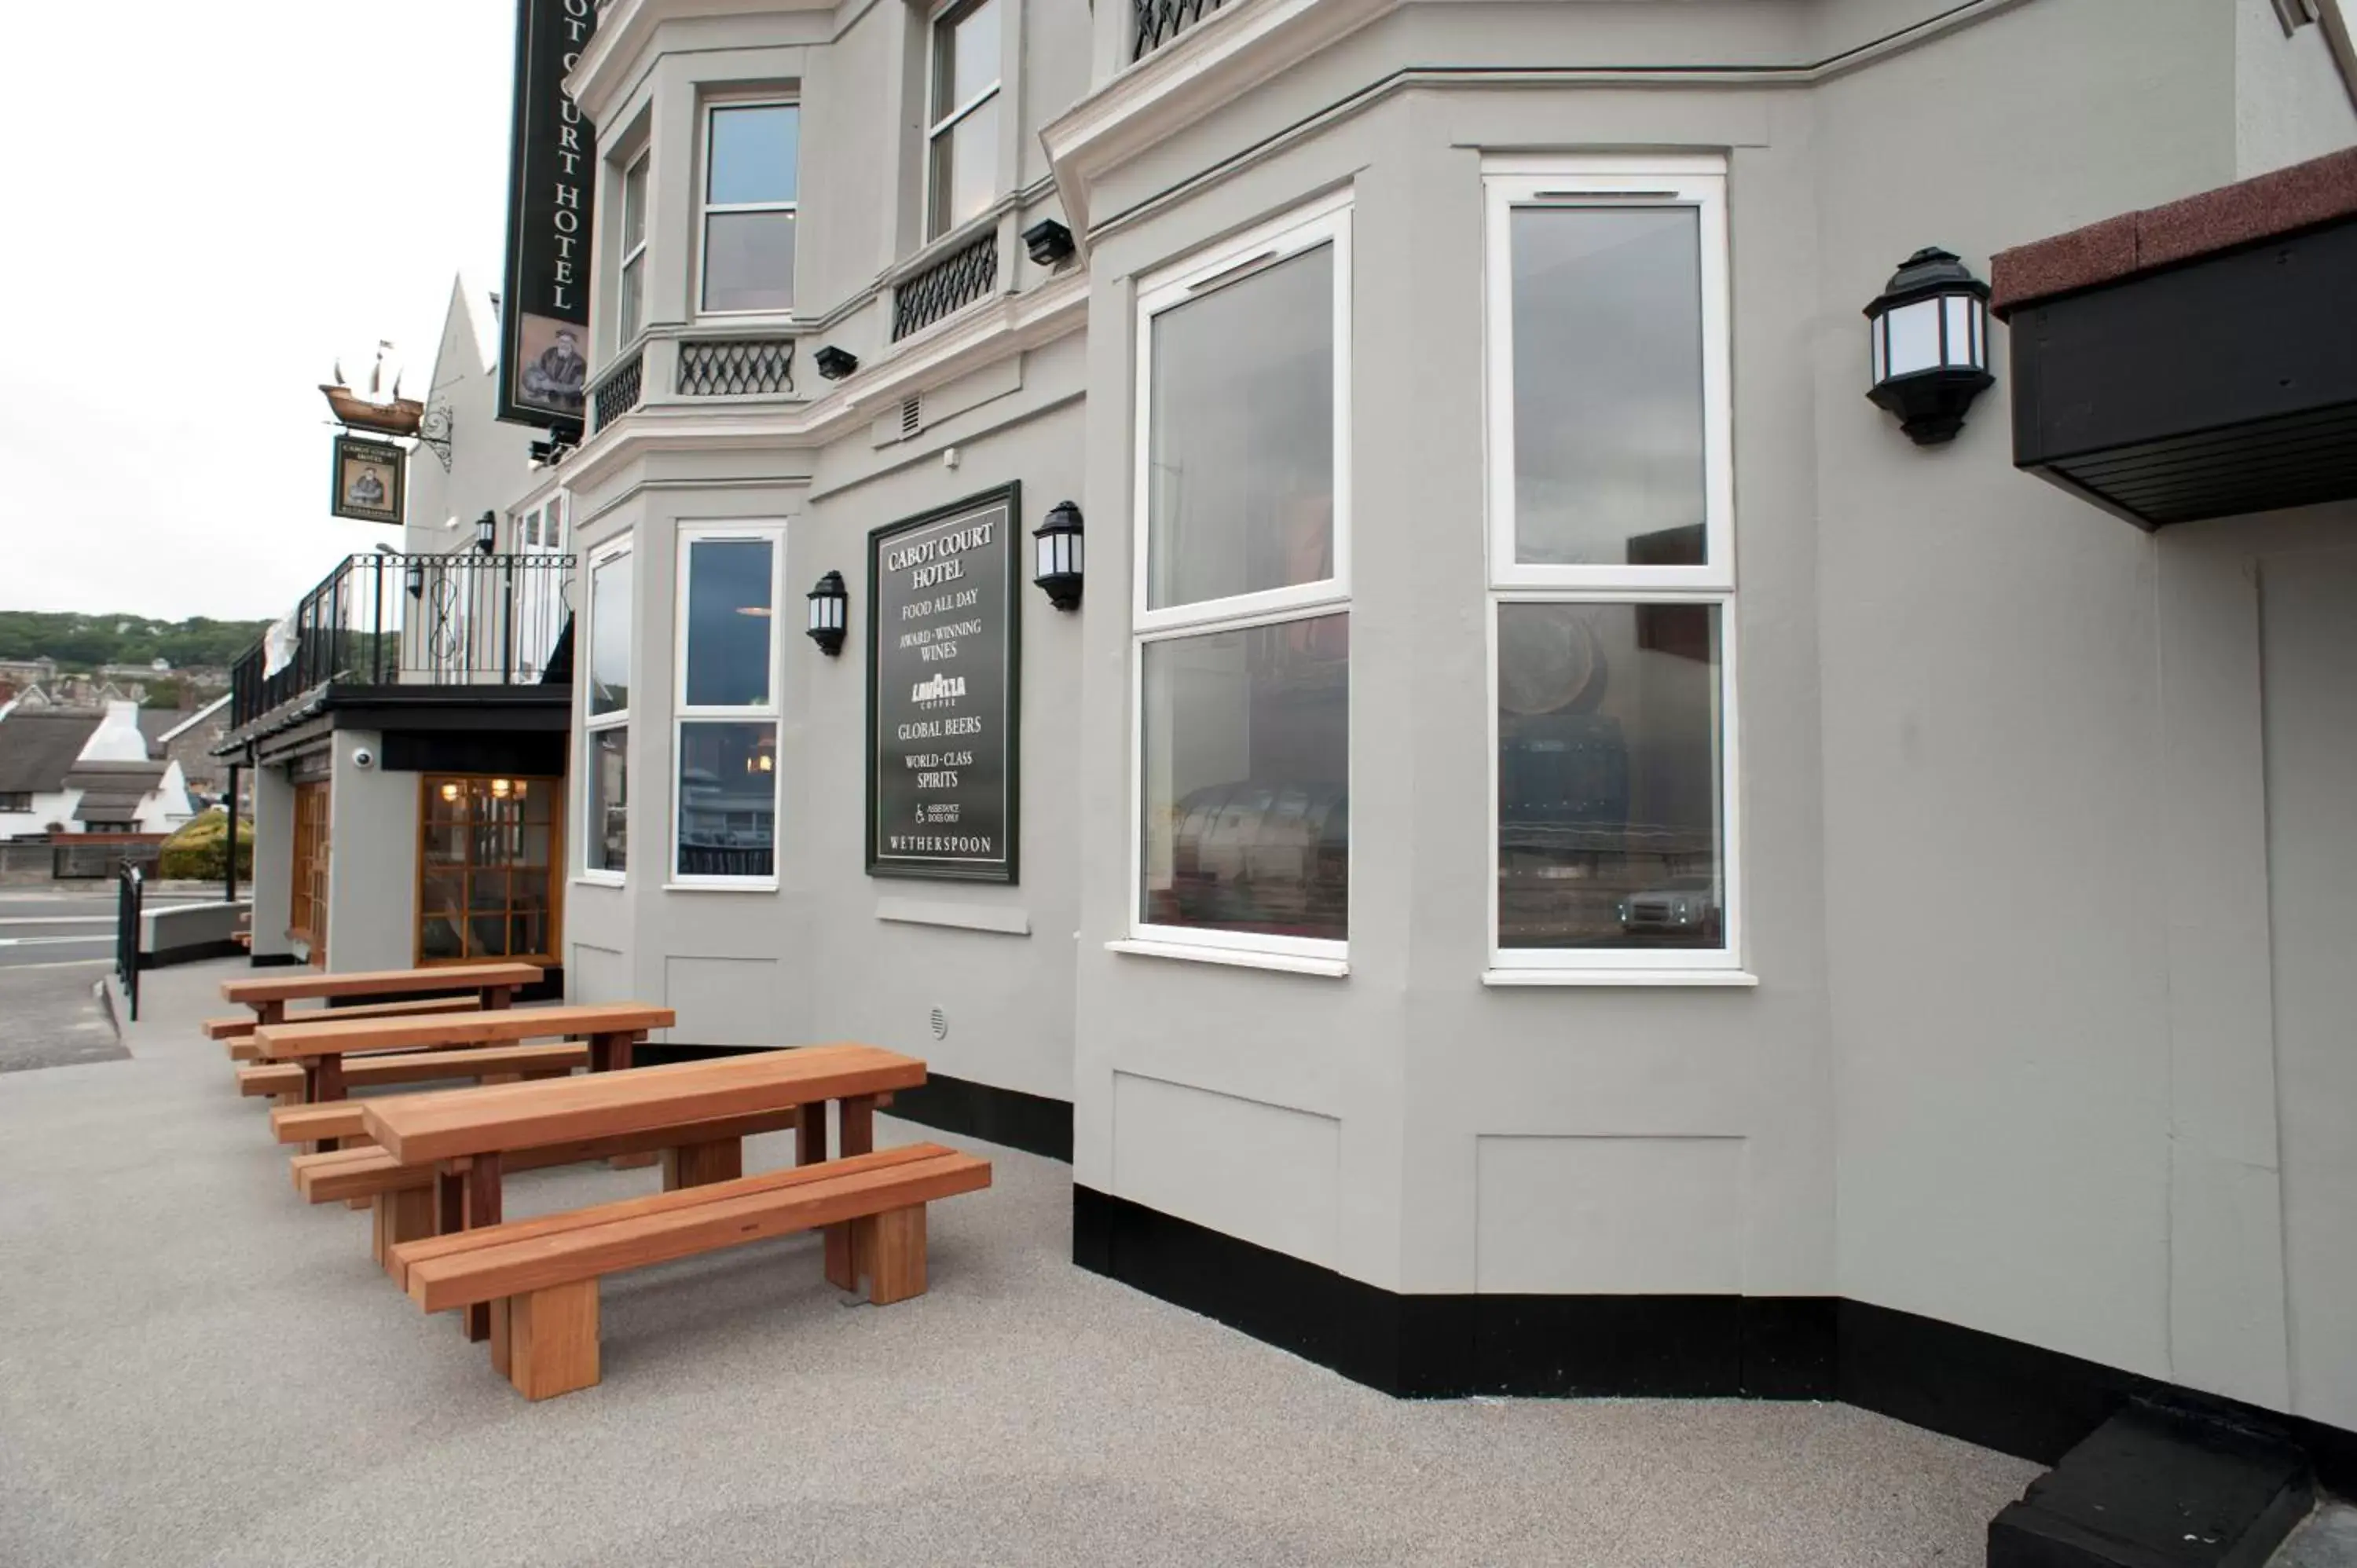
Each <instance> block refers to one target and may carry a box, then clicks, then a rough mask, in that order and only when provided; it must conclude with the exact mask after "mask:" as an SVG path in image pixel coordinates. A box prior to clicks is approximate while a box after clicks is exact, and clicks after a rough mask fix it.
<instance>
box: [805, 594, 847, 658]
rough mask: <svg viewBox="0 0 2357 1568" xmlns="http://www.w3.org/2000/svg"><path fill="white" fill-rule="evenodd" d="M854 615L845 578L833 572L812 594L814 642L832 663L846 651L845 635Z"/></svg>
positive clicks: (811, 637) (811, 613)
mask: <svg viewBox="0 0 2357 1568" xmlns="http://www.w3.org/2000/svg"><path fill="white" fill-rule="evenodd" d="M850 615H851V594H850V591H849V590H848V589H846V588H845V587H844V585H843V574H842V573H840V572H829V573H828V574H827V575H825V576H823V577H821V578H820V579H819V580H818V585H817V586H816V587H814V588H813V589H812V590H811V591H810V639H811V640H812V641H813V642H815V643H817V644H818V649H819V651H820V652H821V653H823V654H825V655H826V656H827V657H828V658H829V659H832V658H834V656H835V655H836V654H838V653H840V652H842V651H843V631H844V628H845V625H847V624H848V622H849V618H850Z"/></svg>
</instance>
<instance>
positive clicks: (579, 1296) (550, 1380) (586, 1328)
mask: <svg viewBox="0 0 2357 1568" xmlns="http://www.w3.org/2000/svg"><path fill="white" fill-rule="evenodd" d="M495 1305H497V1306H498V1308H499V1311H498V1312H497V1313H496V1314H495V1315H494V1319H493V1321H494V1322H495V1323H497V1322H501V1321H503V1322H504V1323H505V1324H506V1332H505V1333H504V1334H502V1333H500V1332H498V1331H497V1330H496V1329H494V1331H493V1334H492V1337H491V1356H492V1364H493V1365H494V1366H496V1365H498V1364H499V1361H500V1346H501V1345H502V1344H504V1345H505V1347H506V1356H505V1359H506V1362H507V1376H508V1381H509V1382H511V1383H512V1384H514V1385H515V1391H516V1392H518V1393H520V1394H522V1395H523V1397H524V1398H526V1399H528V1400H544V1399H554V1397H555V1396H556V1395H558V1394H569V1393H572V1392H573V1391H575V1390H576V1389H587V1388H595V1387H596V1386H597V1281H596V1280H594V1279H587V1280H582V1281H579V1282H577V1283H573V1284H569V1285H551V1286H549V1287H548V1288H547V1289H546V1290H536V1291H532V1292H530V1293H528V1294H523V1295H511V1296H510V1297H508V1298H507V1299H506V1300H505V1301H502V1302H499V1303H497V1304H495Z"/></svg>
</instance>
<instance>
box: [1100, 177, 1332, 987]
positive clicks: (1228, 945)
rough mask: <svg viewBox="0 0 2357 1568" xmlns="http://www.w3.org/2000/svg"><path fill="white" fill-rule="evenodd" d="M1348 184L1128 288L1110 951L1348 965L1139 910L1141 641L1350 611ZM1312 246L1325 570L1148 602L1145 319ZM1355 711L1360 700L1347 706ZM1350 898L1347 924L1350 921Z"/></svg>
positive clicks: (1307, 968) (1326, 970)
mask: <svg viewBox="0 0 2357 1568" xmlns="http://www.w3.org/2000/svg"><path fill="white" fill-rule="evenodd" d="M1320 245H1331V246H1332V247H1333V256H1334V301H1333V308H1334V521H1333V529H1334V572H1333V575H1331V576H1329V577H1326V578H1324V579H1322V580H1320V581H1318V582H1315V583H1303V584H1298V585H1294V586H1290V587H1284V588H1271V589H1265V590H1263V591H1260V592H1256V593H1248V594H1237V595H1233V596H1229V597H1227V598H1222V599H1207V600H1203V601H1201V602H1200V603H1196V604H1190V605H1180V606H1172V607H1166V608H1163V609H1158V610H1156V609H1149V608H1147V607H1146V595H1147V565H1148V554H1147V553H1148V550H1149V548H1150V541H1149V540H1148V538H1147V532H1148V529H1149V528H1150V526H1151V519H1150V517H1149V515H1148V505H1147V502H1148V498H1149V496H1150V494H1151V480H1152V473H1151V470H1152V445H1151V432H1152V427H1153V412H1154V410H1153V384H1154V320H1155V317H1157V316H1159V315H1161V314H1162V313H1163V312H1164V311H1167V310H1170V309H1173V308H1175V307H1177V306H1181V305H1185V304H1187V303H1188V302H1189V301H1190V300H1194V299H1200V298H1202V297H1204V296H1206V295H1210V294H1212V293H1215V292H1217V290H1218V289H1219V288H1221V287H1222V286H1225V285H1230V284H1235V283H1241V282H1243V281H1245V280H1246V279H1248V278H1250V277H1254V276H1257V275H1258V274H1261V273H1263V272H1265V271H1266V270H1267V269H1268V268H1269V267H1271V266H1274V265H1275V264H1276V263H1280V262H1283V261H1287V260H1290V259H1291V258H1292V257H1294V256H1297V255H1300V254H1302V253H1304V252H1308V251H1312V250H1315V249H1317V248H1318V246H1320ZM1351 278H1352V272H1351V192H1350V191H1349V190H1347V189H1345V190H1341V191H1338V192H1336V193H1334V194H1333V195H1331V196H1328V197H1325V198H1323V199H1319V200H1317V201H1314V202H1311V203H1309V204H1308V205H1306V206H1303V207H1299V208H1296V209H1293V210H1291V211H1289V212H1287V213H1286V214H1285V215H1284V216H1282V217H1280V218H1276V219H1273V220H1270V221H1268V222H1266V223H1264V224H1261V225H1260V226H1259V227H1257V228H1254V229H1251V230H1248V231H1245V232H1243V234H1240V235H1238V236H1236V237H1235V238H1234V239H1232V240H1229V241H1226V242H1222V243H1221V244H1219V245H1217V246H1215V247H1213V248H1211V249H1209V250H1205V251H1201V252H1196V253H1195V254H1194V255H1192V256H1189V257H1188V258H1187V259H1186V260H1185V261H1183V262H1179V263H1176V264H1174V265H1172V266H1168V267H1165V268H1163V269H1161V270H1160V271H1158V272H1156V273H1154V274H1150V275H1148V276H1147V277H1146V278H1145V279H1143V280H1142V281H1141V283H1140V285H1139V290H1138V296H1137V317H1136V326H1135V333H1136V336H1135V351H1136V359H1137V382H1136V398H1135V403H1134V405H1133V411H1134V424H1133V427H1132V430H1131V445H1132V446H1133V448H1134V452H1133V468H1132V500H1131V539H1130V543H1131V554H1132V556H1133V561H1132V579H1131V596H1132V602H1131V626H1132V636H1131V644H1132V646H1131V650H1130V660H1129V664H1130V670H1129V713H1130V735H1129V779H1130V789H1129V891H1128V901H1129V913H1128V918H1127V922H1126V924H1127V929H1128V931H1129V938H1128V940H1125V941H1116V942H1114V943H1112V944H1111V946H1112V947H1113V948H1114V950H1116V951H1129V952H1149V953H1155V954H1158V955H1161V956H1167V957H1180V958H1185V957H1200V958H1204V959H1209V960H1212V961H1227V962H1233V963H1245V964H1256V965H1258V966H1260V967H1269V968H1280V969H1298V970H1301V971H1304V972H1310V973H1323V974H1334V975H1340V974H1342V973H1345V972H1347V963H1348V960H1349V957H1350V941H1349V939H1348V937H1347V936H1345V937H1344V939H1343V940H1340V941H1336V940H1329V939H1325V938H1317V937H1286V936H1272V935H1265V934H1263V933H1260V932H1256V931H1222V930H1211V929H1203V928H1200V927H1195V926H1163V925H1156V924H1153V923H1150V922H1148V921H1147V920H1146V918H1144V914H1143V906H1144V901H1145V892H1146V648H1147V647H1148V646H1149V645H1150V644H1153V643H1156V642H1168V641H1175V640H1178V639H1182V638H1186V637H1189V636H1200V635H1202V634H1205V633H1209V632H1220V631H1245V630H1250V629H1252V628H1256V627H1264V626H1275V625H1281V624H1284V623H1286V622H1288V621H1306V620H1314V619H1318V618H1321V617H1324V616H1329V615H1336V614H1340V615H1343V616H1349V615H1350V614H1351V399H1352V383H1351ZM1351 705H1352V707H1353V709H1355V708H1356V706H1357V704H1356V703H1355V702H1353V703H1352V704H1351ZM1350 752H1351V755H1350V756H1349V757H1346V758H1345V763H1344V779H1345V782H1344V789H1346V790H1347V789H1349V788H1350V787H1351V779H1352V777H1353V776H1354V774H1355V771H1356V762H1357V752H1358V747H1357V746H1356V745H1355V743H1354V744H1352V745H1351V747H1350ZM1357 864H1358V843H1357V837H1356V834H1355V833H1354V834H1353V835H1352V839H1351V847H1350V850H1349V865H1350V871H1349V874H1348V875H1349V876H1350V877H1351V880H1352V881H1355V880H1356V875H1357ZM1348 910H1349V905H1348V904H1347V903H1346V905H1345V915H1344V923H1345V929H1346V930H1347V929H1348V922H1349V913H1348Z"/></svg>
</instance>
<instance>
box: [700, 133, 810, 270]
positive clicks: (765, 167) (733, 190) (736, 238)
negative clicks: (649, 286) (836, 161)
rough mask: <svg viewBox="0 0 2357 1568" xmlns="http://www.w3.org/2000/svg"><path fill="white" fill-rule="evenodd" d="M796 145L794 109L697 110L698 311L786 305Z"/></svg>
mask: <svg viewBox="0 0 2357 1568" xmlns="http://www.w3.org/2000/svg"><path fill="white" fill-rule="evenodd" d="M801 143H802V109H801V108H800V106H798V105H796V104H792V103H715V104H713V105H711V106H710V107H709V108H707V109H706V110H705V138H704V273H703V284H702V291H701V296H700V297H701V299H702V302H703V303H702V309H703V310H704V311H705V313H706V314H711V315H717V314H721V313H725V312H730V311H738V312H742V311H778V310H791V308H793V303H794V222H795V217H796V214H797V213H798V211H799V210H800V204H799V201H798V199H797V196H798V192H799V189H800V187H799V184H798V181H797V177H796V174H795V161H796V157H797V155H798V154H799V152H800V150H801Z"/></svg>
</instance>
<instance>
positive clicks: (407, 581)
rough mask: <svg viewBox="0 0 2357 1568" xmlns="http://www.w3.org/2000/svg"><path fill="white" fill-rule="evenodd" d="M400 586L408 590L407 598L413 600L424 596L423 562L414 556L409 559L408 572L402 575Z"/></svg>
mask: <svg viewBox="0 0 2357 1568" xmlns="http://www.w3.org/2000/svg"><path fill="white" fill-rule="evenodd" d="M402 586H404V587H405V588H407V589H408V590H409V596H410V597H411V598H413V599H416V598H423V597H425V562H423V561H420V560H418V559H417V558H416V557H415V556H412V557H410V561H409V570H408V571H407V572H405V573H404V574H402Z"/></svg>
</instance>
